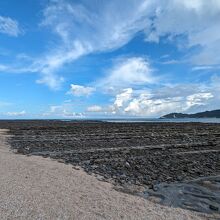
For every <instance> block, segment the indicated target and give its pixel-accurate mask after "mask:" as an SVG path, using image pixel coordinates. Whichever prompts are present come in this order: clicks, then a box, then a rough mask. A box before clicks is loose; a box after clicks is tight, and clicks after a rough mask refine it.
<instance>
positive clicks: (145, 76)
mask: <svg viewBox="0 0 220 220" xmlns="http://www.w3.org/2000/svg"><path fill="white" fill-rule="evenodd" d="M153 72H154V71H153V68H152V67H151V66H150V62H149V61H148V60H147V59H145V58H143V57H129V58H122V59H117V61H116V62H115V65H114V66H113V67H112V68H111V69H110V70H108V71H107V72H106V76H105V77H103V78H102V79H100V80H98V81H97V82H96V83H95V84H97V86H98V87H101V88H103V89H104V90H106V91H110V90H115V89H122V88H126V87H130V86H141V85H142V86H143V85H145V86H146V85H147V84H153V83H156V82H157V81H158V78H157V77H156V76H154V74H153Z"/></svg>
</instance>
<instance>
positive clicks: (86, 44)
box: [0, 0, 220, 118]
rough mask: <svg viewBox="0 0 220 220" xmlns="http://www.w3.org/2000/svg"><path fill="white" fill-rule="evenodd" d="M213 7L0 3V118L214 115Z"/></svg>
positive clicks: (218, 41) (217, 69) (159, 0)
mask: <svg viewBox="0 0 220 220" xmlns="http://www.w3.org/2000/svg"><path fill="white" fill-rule="evenodd" d="M219 54H220V1H219V0H210V1H205V0H191V1H188V0H182V1H178V0H167V1H163V0H156V1H155V0H127V1H126V4H124V1H118V0H111V1H107V0H92V1H91V0H19V1H15V0H2V1H1V2H0V118H91V117H147V118H150V117H158V116H161V115H163V114H167V113H170V112H186V113H193V112H197V111H203V110H212V109H218V108H220V55H219Z"/></svg>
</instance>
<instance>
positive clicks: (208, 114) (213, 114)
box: [160, 109, 220, 119]
mask: <svg viewBox="0 0 220 220" xmlns="http://www.w3.org/2000/svg"><path fill="white" fill-rule="evenodd" d="M163 118H170V119H171V118H172V119H173V118H220V109H219V110H213V111H205V112H198V113H195V114H183V113H170V114H168V115H164V116H162V117H160V119H163Z"/></svg>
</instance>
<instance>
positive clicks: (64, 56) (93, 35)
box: [31, 0, 151, 88]
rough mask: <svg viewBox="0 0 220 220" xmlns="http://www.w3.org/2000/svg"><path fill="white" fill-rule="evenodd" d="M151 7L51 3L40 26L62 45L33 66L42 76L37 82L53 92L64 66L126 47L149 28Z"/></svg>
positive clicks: (143, 2) (140, 1)
mask: <svg viewBox="0 0 220 220" xmlns="http://www.w3.org/2000/svg"><path fill="white" fill-rule="evenodd" d="M150 5H151V2H150V1H149V2H148V1H146V0H137V1H135V2H134V1H132V0H128V2H127V4H126V5H124V3H122V2H120V1H117V0H113V1H111V2H104V1H103V2H102V1H99V3H97V4H96V3H94V2H91V1H89V0H86V1H83V3H76V2H71V1H50V3H49V4H48V5H47V7H46V8H45V10H44V19H43V21H42V23H41V26H42V27H49V28H50V29H51V30H52V31H53V32H54V33H55V34H57V36H59V37H60V40H61V41H60V43H59V46H58V47H57V48H55V49H53V50H51V51H50V52H48V53H47V54H45V55H44V56H43V59H39V60H37V61H36V62H35V63H34V65H32V67H31V68H32V69H34V72H35V71H36V72H38V71H39V72H41V74H42V79H40V80H39V81H38V82H41V83H44V84H47V85H48V86H50V87H51V88H53V87H55V88H56V87H59V85H60V83H62V80H60V78H59V77H57V75H56V72H57V71H58V70H60V68H61V67H62V66H63V65H64V64H66V63H70V62H73V61H74V60H76V59H78V58H79V57H81V56H83V55H87V54H90V53H93V52H100V51H108V50H113V49H116V48H119V47H121V46H123V45H125V44H126V43H127V42H128V41H130V40H131V39H132V38H133V37H134V36H135V34H136V33H137V32H139V31H141V30H143V27H147V26H148V25H149V24H150V23H149V21H150V20H149V18H148V17H147V11H149V10H150ZM109 18H111V19H109ZM54 75H55V77H53V76H54ZM50 81H54V83H52V84H51V83H50ZM56 81H57V83H56Z"/></svg>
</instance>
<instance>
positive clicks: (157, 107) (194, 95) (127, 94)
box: [102, 85, 216, 117]
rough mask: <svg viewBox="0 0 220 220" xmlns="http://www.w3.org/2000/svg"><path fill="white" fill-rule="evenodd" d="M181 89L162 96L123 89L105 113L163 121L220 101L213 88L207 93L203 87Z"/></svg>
mask: <svg viewBox="0 0 220 220" xmlns="http://www.w3.org/2000/svg"><path fill="white" fill-rule="evenodd" d="M191 87H192V85H191ZM194 87H195V86H194ZM177 88H178V86H176V87H173V88H172V87H164V88H163V89H162V90H161V93H160V92H159V89H151V90H141V91H140V90H134V89H132V88H127V89H123V90H122V91H121V92H120V93H119V94H117V95H116V96H115V98H114V101H113V103H112V104H111V105H110V106H109V107H108V111H105V112H108V114H110V115H111V114H113V115H119V116H145V117H159V116H161V115H164V114H167V113H170V112H185V113H189V112H195V111H200V110H203V108H204V106H210V105H211V103H213V102H215V101H216V97H214V90H212V89H211V88H209V89H207V91H204V90H203V89H202V87H200V86H197V87H196V88H195V89H191V90H190V89H189V88H190V86H189V87H188V86H182V85H179V88H180V91H178V89H177ZM172 91H173V92H172ZM163 93H164V94H163ZM102 112H104V111H102Z"/></svg>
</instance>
